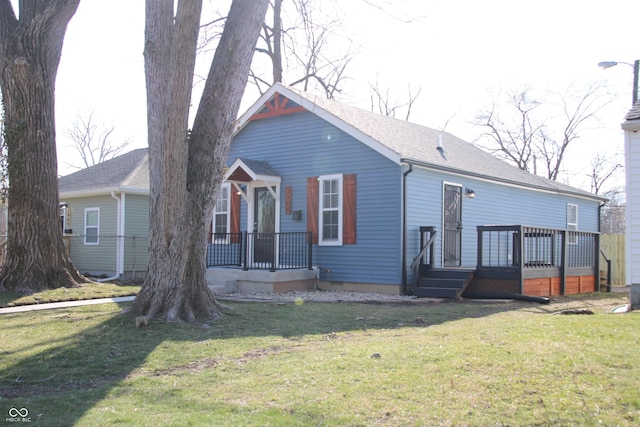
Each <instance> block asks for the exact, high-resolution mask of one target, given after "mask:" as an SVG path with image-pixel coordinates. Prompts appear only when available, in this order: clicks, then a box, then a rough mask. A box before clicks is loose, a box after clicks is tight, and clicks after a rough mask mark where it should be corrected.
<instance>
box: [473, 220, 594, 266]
mask: <svg viewBox="0 0 640 427" xmlns="http://www.w3.org/2000/svg"><path fill="white" fill-rule="evenodd" d="M477 229H478V262H477V266H478V267H497V268H524V269H535V268H554V267H562V268H592V267H595V266H597V263H598V250H599V234H598V233H590V232H584V231H573V230H560V229H553V228H541V227H526V226H522V225H502V226H478V227H477Z"/></svg>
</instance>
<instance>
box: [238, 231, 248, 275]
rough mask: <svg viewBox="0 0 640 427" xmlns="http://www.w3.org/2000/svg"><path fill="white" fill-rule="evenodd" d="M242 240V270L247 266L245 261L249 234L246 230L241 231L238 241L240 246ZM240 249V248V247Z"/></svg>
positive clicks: (246, 260) (246, 268) (246, 259)
mask: <svg viewBox="0 0 640 427" xmlns="http://www.w3.org/2000/svg"><path fill="white" fill-rule="evenodd" d="M243 242H244V253H243V254H242V270H244V271H247V270H249V267H248V265H247V262H248V260H249V258H248V257H249V235H248V233H247V232H246V231H243V232H242V241H241V242H240V246H241V247H242V246H243ZM241 250H242V249H241Z"/></svg>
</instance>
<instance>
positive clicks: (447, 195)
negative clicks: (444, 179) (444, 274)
mask: <svg viewBox="0 0 640 427" xmlns="http://www.w3.org/2000/svg"><path fill="white" fill-rule="evenodd" d="M443 218H444V224H443V225H444V233H443V235H444V238H443V240H444V241H443V264H444V267H460V265H461V262H462V260H461V258H462V257H461V253H462V251H461V246H462V187H460V186H458V185H452V184H445V185H444V204H443Z"/></svg>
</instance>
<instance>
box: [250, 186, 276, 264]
mask: <svg viewBox="0 0 640 427" xmlns="http://www.w3.org/2000/svg"><path fill="white" fill-rule="evenodd" d="M254 197H255V198H254V201H255V203H254V211H253V218H254V223H253V232H254V252H253V260H254V262H269V263H270V262H272V260H273V256H274V239H275V235H274V233H275V231H276V199H275V197H273V195H272V194H271V192H270V191H269V189H268V188H267V187H259V188H256V189H255V193H254Z"/></svg>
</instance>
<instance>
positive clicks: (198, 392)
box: [0, 294, 640, 426]
mask: <svg viewBox="0 0 640 427" xmlns="http://www.w3.org/2000/svg"><path fill="white" fill-rule="evenodd" d="M627 301H628V298H627V296H626V295H621V294H591V295H586V296H578V297H562V298H556V299H554V300H553V301H552V303H551V304H550V305H538V304H534V303H524V302H510V303H495V302H494V303H482V302H470V301H465V302H462V303H454V302H448V303H441V304H432V305H420V306H389V305H374V304H347V303H335V304H332V303H304V304H301V305H296V304H276V303H226V304H227V305H228V310H227V315H226V316H225V317H224V318H223V319H222V320H220V321H217V322H215V323H212V324H211V328H209V329H201V328H194V327H190V326H186V325H167V324H164V323H162V322H160V321H153V322H152V323H151V325H150V327H149V328H146V329H136V328H135V327H134V320H133V318H132V317H128V316H124V315H121V314H119V312H120V310H121V309H122V308H123V307H124V306H125V305H124V304H123V305H116V304H105V305H97V306H86V307H80V308H73V309H65V310H55V311H40V312H28V313H21V314H14V315H2V316H1V317H0V341H1V342H2V347H1V348H0V413H1V414H2V415H1V417H0V422H5V421H7V420H8V418H9V415H8V414H9V412H10V410H11V409H12V408H16V409H22V408H26V410H28V417H29V418H30V420H31V424H32V425H46V426H66V425H80V426H117V425H122V426H165V425H170V426H186V425H193V426H200V425H215V426H243V425H246V426H266V425H275V426H280V425H284V426H296V425H298V426H309V425H322V426H394V425H397V426H411V425H415V426H423V425H429V426H431V425H435V426H438V425H445V426H448V425H456V426H460V425H471V426H487V425H489V426H490V425H517V426H523V425H536V426H539V425H586V426H590V425H594V426H595V425H604V426H614V425H620V426H632V425H639V424H640V387H639V384H640V334H638V326H639V324H640V323H639V322H640V317H639V314H638V313H637V312H632V313H627V314H611V313H609V311H610V309H611V308H612V307H614V306H617V305H620V304H624V303H626V302H627ZM569 308H579V309H588V310H591V311H593V312H594V313H595V314H594V315H554V313H557V312H560V311H562V310H565V309H569ZM12 413H15V411H14V412H12ZM9 421H10V420H9ZM7 424H11V425H24V424H18V423H9V422H8V421H7Z"/></svg>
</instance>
